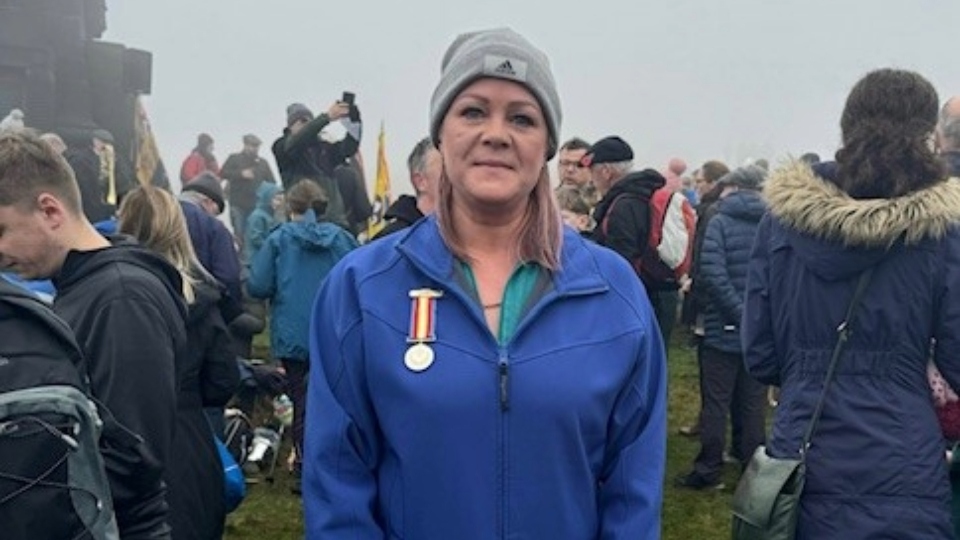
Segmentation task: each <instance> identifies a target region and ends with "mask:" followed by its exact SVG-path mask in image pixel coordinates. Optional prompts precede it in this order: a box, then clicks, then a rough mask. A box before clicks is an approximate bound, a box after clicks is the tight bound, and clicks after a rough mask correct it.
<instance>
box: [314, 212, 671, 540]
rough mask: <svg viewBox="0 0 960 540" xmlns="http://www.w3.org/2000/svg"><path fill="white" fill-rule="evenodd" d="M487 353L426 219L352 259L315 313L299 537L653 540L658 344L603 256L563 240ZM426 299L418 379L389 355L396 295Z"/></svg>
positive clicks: (403, 302) (400, 331)
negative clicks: (424, 356)
mask: <svg viewBox="0 0 960 540" xmlns="http://www.w3.org/2000/svg"><path fill="white" fill-rule="evenodd" d="M561 265H562V267H561V270H560V271H558V272H556V273H553V274H549V275H548V274H546V273H544V274H542V276H543V278H542V279H541V280H540V282H539V284H538V286H537V287H536V288H535V290H534V293H533V294H532V295H531V298H530V299H529V301H528V302H527V304H526V305H527V308H526V309H525V311H524V313H523V314H522V315H521V318H520V321H519V323H518V326H517V328H516V331H515V333H514V334H513V337H512V338H511V339H510V340H509V341H508V342H507V343H502V344H498V342H497V340H496V339H495V338H494V336H493V334H492V333H491V332H490V330H489V328H488V326H487V323H486V321H485V319H484V317H483V314H482V311H481V307H480V305H479V302H478V301H477V300H476V296H475V294H474V293H472V292H469V291H472V289H471V288H470V287H469V286H467V285H465V283H466V282H465V279H464V274H463V273H462V271H460V272H458V269H459V268H460V263H459V262H458V261H457V260H456V259H455V258H454V257H453V255H452V254H451V253H450V251H449V249H448V248H447V247H446V245H445V244H444V242H443V240H442V239H441V237H440V234H439V230H438V227H437V223H436V219H435V218H434V217H428V218H425V219H423V220H421V221H419V222H417V223H416V224H415V225H413V226H412V227H411V228H409V229H408V230H406V231H403V232H399V233H396V234H394V235H391V236H388V237H386V238H384V239H381V240H378V241H377V242H374V243H372V244H370V245H368V246H365V247H364V248H362V249H360V250H357V251H355V252H354V253H351V254H350V255H349V256H347V258H346V259H344V260H343V261H342V262H341V263H340V264H339V265H337V267H336V268H335V269H334V270H333V272H331V274H330V276H329V278H328V279H327V282H326V283H325V284H324V286H323V287H322V288H321V292H320V295H319V296H318V298H317V302H316V304H315V306H314V314H313V322H312V324H311V332H310V333H311V341H310V348H311V363H312V365H311V371H310V383H309V386H308V388H309V394H308V398H307V416H308V418H315V419H318V420H317V421H312V422H308V423H307V433H306V436H305V443H306V448H305V456H304V460H303V462H304V467H305V469H304V499H303V502H304V508H305V518H306V536H307V538H311V539H319V538H325V539H326V538H351V539H354V538H378V539H380V538H392V539H399V538H416V539H418V540H432V539H438V540H439V539H443V540H449V539H451V538H456V539H458V540H471V539H478V540H479V539H483V540H489V539H491V538H500V539H507V538H511V539H520V538H530V539H541V538H543V539H546V538H549V539H551V540H564V539H570V540H573V539H576V540H583V539H586V538H606V539H627V538H629V539H641V540H642V539H655V538H659V537H660V506H661V495H662V489H663V472H664V459H665V441H666V432H665V430H666V413H665V403H666V367H665V355H664V351H663V344H662V343H661V341H660V333H659V331H658V330H657V326H656V320H655V318H654V316H653V313H652V310H651V307H650V304H649V302H648V300H647V298H646V294H645V293H644V290H643V287H642V286H641V284H640V281H639V280H638V279H637V277H636V274H634V272H633V270H632V269H631V268H630V267H629V265H628V264H627V263H626V262H625V261H624V260H623V259H622V258H621V257H620V256H619V255H617V254H616V253H614V252H612V251H609V250H607V249H605V248H601V247H599V246H596V245H594V244H591V243H589V242H587V241H585V240H583V239H581V238H580V237H578V236H577V234H576V233H574V232H573V231H572V230H570V229H567V230H566V232H565V236H564V244H563V249H562V252H561ZM422 288H430V289H434V290H437V291H441V292H442V293H443V296H442V297H440V298H439V299H437V300H436V303H435V306H436V311H435V318H434V320H435V323H436V324H435V336H436V340H435V341H434V342H432V343H431V344H430V346H431V347H432V350H433V351H434V353H435V360H434V361H433V363H432V365H431V366H430V367H429V368H428V369H426V370H424V371H422V372H414V371H411V370H409V369H407V367H406V366H405V362H404V354H405V352H406V351H407V349H408V347H409V343H408V341H407V337H408V332H409V326H410V318H411V298H410V291H412V290H414V289H422Z"/></svg>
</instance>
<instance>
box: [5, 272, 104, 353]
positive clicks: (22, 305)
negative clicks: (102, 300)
mask: <svg viewBox="0 0 960 540" xmlns="http://www.w3.org/2000/svg"><path fill="white" fill-rule="evenodd" d="M0 302H4V303H6V304H9V305H10V306H12V307H13V308H14V309H15V310H17V311H18V312H20V313H24V314H26V315H29V316H30V317H33V318H34V319H36V320H38V321H39V322H40V323H42V324H43V325H44V326H46V327H47V328H49V329H50V330H51V331H52V332H53V333H54V335H56V337H57V339H59V340H60V341H62V342H63V344H64V345H66V346H67V347H68V348H69V349H70V350H71V351H75V352H76V354H74V355H72V356H74V357H75V358H74V363H75V364H77V366H78V367H83V366H81V365H80V364H81V363H82V357H81V355H80V345H79V344H77V340H76V338H74V335H73V330H72V329H71V328H70V326H69V325H68V324H67V323H66V322H64V321H63V319H61V318H60V317H57V316H56V314H54V313H53V310H51V309H50V307H49V306H47V305H46V304H44V303H43V302H41V301H40V300H39V299H38V298H35V297H34V296H31V295H29V294H27V293H26V292H23V291H21V290H20V288H18V287H17V286H16V285H13V284H11V283H7V282H6V281H5V280H3V279H0ZM84 372H85V370H84Z"/></svg>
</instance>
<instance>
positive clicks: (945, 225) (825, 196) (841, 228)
mask: <svg viewBox="0 0 960 540" xmlns="http://www.w3.org/2000/svg"><path fill="white" fill-rule="evenodd" d="M830 170H831V165H830V164H824V165H822V166H819V167H818V169H817V171H818V172H822V173H824V174H825V175H826V174H827V173H828V172H829V171H830ZM763 193H764V197H765V198H766V199H767V203H768V208H769V210H770V213H771V215H773V217H775V218H776V219H777V221H778V222H780V223H781V224H783V225H784V226H785V227H786V228H787V230H788V234H787V237H788V242H789V243H790V244H791V245H792V246H793V247H794V248H795V249H797V250H798V251H799V252H800V255H801V257H802V258H803V259H804V260H805V262H806V264H807V265H808V266H809V267H811V269H813V270H814V271H815V272H817V273H818V274H820V275H823V276H825V277H828V278H843V277H845V276H849V275H850V274H852V273H856V272H860V271H862V270H863V268H865V267H866V266H868V265H870V264H875V263H876V262H878V261H879V260H880V259H881V258H883V256H884V255H885V253H886V251H887V249H889V248H891V246H894V245H895V244H897V243H898V241H901V240H902V243H904V244H907V245H916V244H919V243H921V242H924V241H930V240H937V239H940V238H943V237H944V236H945V235H946V234H947V231H948V230H949V229H950V228H951V227H956V226H957V225H960V180H957V179H950V180H947V181H945V182H941V183H939V184H936V185H934V186H931V187H929V188H926V189H923V190H920V191H917V192H914V193H910V194H908V195H904V196H902V197H896V198H891V199H860V200H858V199H854V198H852V197H850V196H849V195H847V194H846V193H845V192H843V191H842V190H841V189H840V188H839V187H838V186H837V185H836V184H834V183H833V182H831V181H830V180H828V179H826V178H824V177H822V176H820V175H818V174H817V172H815V171H814V169H812V168H811V167H810V166H809V165H807V164H805V163H802V162H791V163H788V164H787V165H786V166H784V167H782V168H780V169H778V170H777V171H775V172H774V173H773V174H771V175H770V177H769V178H768V179H767V181H766V182H765V185H764V188H763Z"/></svg>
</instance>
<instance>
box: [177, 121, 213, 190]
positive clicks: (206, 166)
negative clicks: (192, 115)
mask: <svg viewBox="0 0 960 540" xmlns="http://www.w3.org/2000/svg"><path fill="white" fill-rule="evenodd" d="M204 171H210V172H212V173H213V174H215V175H217V176H218V177H219V176H220V164H218V163H217V158H216V157H215V156H214V155H213V137H211V136H210V135H207V134H206V133H201V134H200V135H198V136H197V146H196V147H195V148H194V149H193V150H192V151H191V152H190V155H189V156H187V159H185V160H183V165H181V166H180V181H181V182H183V183H184V184H187V183H189V182H190V181H191V180H193V179H194V178H196V177H197V176H200V173H202V172H204Z"/></svg>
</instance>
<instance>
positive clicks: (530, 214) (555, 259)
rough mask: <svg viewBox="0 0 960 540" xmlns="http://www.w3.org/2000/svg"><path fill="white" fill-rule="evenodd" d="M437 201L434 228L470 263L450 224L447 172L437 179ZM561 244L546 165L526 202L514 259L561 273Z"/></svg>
mask: <svg viewBox="0 0 960 540" xmlns="http://www.w3.org/2000/svg"><path fill="white" fill-rule="evenodd" d="M439 190H440V200H439V201H438V204H437V224H438V225H439V227H440V235H441V236H442V237H443V241H444V243H446V244H447V247H448V248H450V251H452V252H453V254H454V255H456V256H457V257H459V258H461V259H464V260H469V256H468V255H467V250H466V246H465V245H464V242H463V239H462V238H461V237H460V235H459V233H458V232H457V230H456V227H455V226H454V224H453V219H452V215H453V184H452V183H451V182H450V178H449V177H448V176H447V171H446V168H444V170H443V173H442V174H441V175H440V182H439ZM562 244H563V220H562V218H561V216H560V209H559V208H558V207H557V201H556V199H555V198H554V196H553V191H552V190H551V189H550V173H549V171H548V169H547V164H546V163H544V164H543V167H542V168H541V169H540V176H539V178H537V184H536V185H535V186H534V188H533V191H532V192H530V195H529V197H528V199H527V208H526V211H525V213H524V216H523V221H522V223H521V224H520V234H519V235H518V237H517V245H516V250H517V257H518V259H519V260H520V261H521V262H525V263H528V262H535V263H537V264H539V265H540V266H542V267H543V268H546V269H547V270H551V271H557V270H559V269H560V248H561V246H562Z"/></svg>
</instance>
